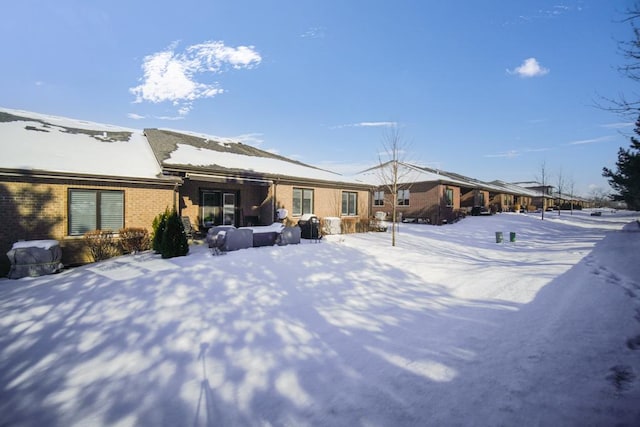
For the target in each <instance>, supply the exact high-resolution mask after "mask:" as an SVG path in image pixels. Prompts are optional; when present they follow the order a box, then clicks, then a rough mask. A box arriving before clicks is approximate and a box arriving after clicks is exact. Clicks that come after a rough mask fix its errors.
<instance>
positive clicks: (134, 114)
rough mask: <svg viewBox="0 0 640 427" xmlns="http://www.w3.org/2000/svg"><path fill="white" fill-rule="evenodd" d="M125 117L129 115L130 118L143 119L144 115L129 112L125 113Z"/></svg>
mask: <svg viewBox="0 0 640 427" xmlns="http://www.w3.org/2000/svg"><path fill="white" fill-rule="evenodd" d="M127 117H129V118H130V119H133V120H141V119H144V116H141V115H140V114H136V113H129V114H127Z"/></svg>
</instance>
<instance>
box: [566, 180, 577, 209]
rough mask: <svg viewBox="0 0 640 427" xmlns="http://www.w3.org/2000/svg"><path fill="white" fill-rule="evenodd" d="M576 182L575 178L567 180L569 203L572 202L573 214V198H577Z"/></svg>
mask: <svg viewBox="0 0 640 427" xmlns="http://www.w3.org/2000/svg"><path fill="white" fill-rule="evenodd" d="M575 187H576V183H575V181H574V180H573V178H569V181H568V182H567V191H569V203H570V204H571V215H573V199H574V198H575V191H576V188H575Z"/></svg>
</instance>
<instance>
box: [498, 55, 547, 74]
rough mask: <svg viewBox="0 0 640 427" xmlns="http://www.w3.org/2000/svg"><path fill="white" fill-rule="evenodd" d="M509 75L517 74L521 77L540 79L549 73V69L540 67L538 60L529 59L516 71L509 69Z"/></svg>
mask: <svg viewBox="0 0 640 427" xmlns="http://www.w3.org/2000/svg"><path fill="white" fill-rule="evenodd" d="M507 73H509V74H516V75H518V76H520V77H525V78H526V77H538V76H544V75H545V74H548V73H549V69H548V68H544V67H543V66H541V65H540V63H539V62H538V60H537V59H536V58H527V59H525V60H524V61H523V62H522V64H520V66H519V67H516V68H515V69H514V70H509V69H507Z"/></svg>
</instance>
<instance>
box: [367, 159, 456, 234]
mask: <svg viewBox="0 0 640 427" xmlns="http://www.w3.org/2000/svg"><path fill="white" fill-rule="evenodd" d="M390 165H391V162H387V163H384V164H382V165H378V166H375V167H373V168H370V169H367V170H365V171H362V172H360V173H359V174H357V175H356V177H357V178H358V179H359V180H361V181H363V182H366V183H368V184H370V185H371V186H373V187H374V190H373V197H372V206H371V210H372V213H373V215H375V214H376V212H384V213H386V214H387V219H388V220H391V217H392V209H393V204H394V203H395V204H396V215H397V218H398V220H400V219H403V220H416V221H421V222H422V221H424V222H429V223H431V224H443V223H447V222H452V221H454V220H455V219H457V218H458V217H459V215H460V214H461V200H462V197H461V188H462V186H464V185H466V183H465V182H463V181H460V180H457V179H455V178H451V177H449V176H446V175H442V174H440V173H438V171H435V170H432V169H428V168H423V167H419V166H415V165H412V164H409V163H404V162H400V163H399V165H398V174H397V176H398V178H397V191H396V194H392V192H391V184H392V182H391V181H392V180H390V176H389V167H390Z"/></svg>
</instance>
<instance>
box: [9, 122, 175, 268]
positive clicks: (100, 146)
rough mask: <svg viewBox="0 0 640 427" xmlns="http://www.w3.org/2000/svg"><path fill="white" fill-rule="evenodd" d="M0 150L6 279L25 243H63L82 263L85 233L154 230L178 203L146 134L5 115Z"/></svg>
mask: <svg viewBox="0 0 640 427" xmlns="http://www.w3.org/2000/svg"><path fill="white" fill-rule="evenodd" d="M0 151H1V153H2V154H1V155H0V274H1V273H4V272H6V270H7V267H8V259H7V258H6V253H7V251H8V250H9V249H10V248H11V245H12V243H14V242H16V241H18V240H38V239H56V240H59V241H60V242H61V246H62V247H63V262H64V263H65V264H74V263H80V262H83V261H85V260H86V257H85V254H84V253H83V248H84V245H83V244H82V235H83V234H84V233H85V232H86V231H90V230H94V229H99V228H102V229H112V230H115V231H117V230H118V229H120V228H121V227H144V228H147V229H149V230H150V228H151V223H152V221H153V218H154V217H155V216H156V215H157V214H158V213H160V212H162V211H164V209H165V208H166V207H168V206H169V207H170V206H172V205H173V200H174V189H175V187H176V184H177V182H176V180H175V179H174V178H172V177H165V176H163V175H162V171H161V169H160V167H159V165H158V163H157V162H156V160H155V158H154V156H153V153H152V152H151V149H150V147H149V145H148V143H147V141H146V139H145V137H144V135H143V134H142V132H140V131H136V130H132V129H125V128H120V127H115V126H107V125H100V124H96V123H89V122H85V121H79V120H70V119H64V118H59V117H52V116H47V115H42V114H35V113H31V112H25V111H17V110H8V109H0Z"/></svg>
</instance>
